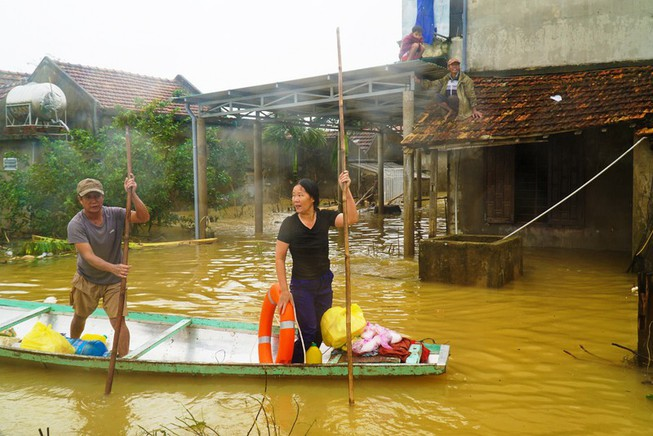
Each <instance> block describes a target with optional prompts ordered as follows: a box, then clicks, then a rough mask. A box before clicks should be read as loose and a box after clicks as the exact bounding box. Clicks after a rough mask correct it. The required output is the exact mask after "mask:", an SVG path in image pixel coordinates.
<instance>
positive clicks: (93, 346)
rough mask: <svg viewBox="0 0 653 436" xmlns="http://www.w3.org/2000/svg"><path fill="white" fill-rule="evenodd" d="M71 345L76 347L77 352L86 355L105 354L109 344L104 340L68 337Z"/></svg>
mask: <svg viewBox="0 0 653 436" xmlns="http://www.w3.org/2000/svg"><path fill="white" fill-rule="evenodd" d="M66 339H68V342H70V345H72V346H73V347H74V348H75V354H81V355H84V356H104V353H106V352H107V351H108V350H107V346H106V344H105V343H104V342H102V341H85V340H83V339H73V338H66Z"/></svg>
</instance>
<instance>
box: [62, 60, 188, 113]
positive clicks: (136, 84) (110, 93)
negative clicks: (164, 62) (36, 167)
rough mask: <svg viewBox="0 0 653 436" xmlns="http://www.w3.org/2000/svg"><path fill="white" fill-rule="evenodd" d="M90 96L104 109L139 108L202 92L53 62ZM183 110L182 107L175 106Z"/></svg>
mask: <svg viewBox="0 0 653 436" xmlns="http://www.w3.org/2000/svg"><path fill="white" fill-rule="evenodd" d="M52 62H53V63H54V64H55V65H56V66H57V67H59V68H60V69H61V70H62V71H64V72H65V73H66V74H68V76H70V78H71V79H72V80H74V81H75V82H76V83H77V84H78V85H79V86H80V87H81V88H83V89H84V90H85V91H86V92H87V93H88V94H90V95H91V96H93V97H94V98H95V99H96V100H97V101H98V102H99V103H100V104H101V105H102V106H103V107H104V108H107V109H113V108H115V107H116V106H120V107H122V108H125V109H130V110H131V109H136V107H137V104H138V103H139V102H140V103H147V102H150V101H152V100H167V99H170V98H172V97H173V96H174V93H175V92H176V91H177V90H183V91H184V92H185V93H187V94H194V93H199V91H198V90H197V89H193V88H189V87H188V86H185V85H184V84H183V83H182V82H181V81H177V80H168V79H160V78H156V77H149V76H142V75H139V74H133V73H126V72H123V71H116V70H108V69H102V68H95V67H88V66H83V65H75V64H69V63H65V62H60V61H52ZM173 106H174V107H176V108H177V109H182V110H183V106H182V105H179V104H175V105H173Z"/></svg>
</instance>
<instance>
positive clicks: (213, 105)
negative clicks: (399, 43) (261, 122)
mask: <svg viewBox="0 0 653 436" xmlns="http://www.w3.org/2000/svg"><path fill="white" fill-rule="evenodd" d="M445 73H446V70H445V69H444V68H442V67H440V66H438V65H436V64H434V63H430V62H423V61H419V60H418V61H409V62H400V63H395V64H390V65H382V66H376V67H370V68H364V69H359V70H353V71H346V72H343V74H342V89H343V92H342V99H343V103H344V110H345V119H346V123H347V124H350V123H351V122H352V121H353V122H357V123H358V124H359V125H360V124H366V125H367V124H371V125H375V126H402V125H403V93H404V91H406V90H415V76H417V77H426V78H429V79H433V78H437V77H442V76H443V75H444V74H445ZM338 88H339V87H338V73H334V74H325V75H320V76H314V77H308V78H303V79H296V80H289V81H284V82H275V83H268V84H264V85H257V86H251V87H246V88H238V89H231V90H224V91H217V92H211V93H206V94H198V95H191V96H185V97H179V98H177V99H175V101H177V102H181V103H185V104H187V105H196V106H197V107H198V114H197V116H198V117H201V118H205V119H211V118H218V119H220V118H221V119H238V120H247V119H249V120H254V119H270V120H271V119H274V120H278V119H279V118H283V117H298V118H312V119H314V120H315V121H314V122H311V123H312V124H313V125H315V124H320V123H322V125H325V121H324V119H329V118H332V119H333V118H336V119H337V118H338V115H339V89H338ZM429 100H430V98H429V97H428V96H427V95H426V94H425V93H415V106H416V107H423V106H424V105H426V104H427V103H428V102H429ZM327 124H328V123H327ZM329 127H333V124H329Z"/></svg>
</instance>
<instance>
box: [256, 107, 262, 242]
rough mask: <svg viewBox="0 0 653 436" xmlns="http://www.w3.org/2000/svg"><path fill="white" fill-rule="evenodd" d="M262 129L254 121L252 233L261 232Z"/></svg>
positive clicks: (257, 233) (258, 123) (257, 122)
mask: <svg viewBox="0 0 653 436" xmlns="http://www.w3.org/2000/svg"><path fill="white" fill-rule="evenodd" d="M262 144H263V129H262V128H261V121H259V120H258V117H257V120H256V121H254V233H255V234H256V235H261V234H262V233H263V146H262Z"/></svg>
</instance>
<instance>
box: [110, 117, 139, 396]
mask: <svg viewBox="0 0 653 436" xmlns="http://www.w3.org/2000/svg"><path fill="white" fill-rule="evenodd" d="M125 143H126V144H125V148H126V151H127V177H131V176H132V151H131V134H130V133H129V126H127V128H126V130H125ZM132 191H133V188H130V189H129V191H127V206H126V207H125V230H124V232H123V239H122V262H123V263H124V264H128V263H129V262H128V258H129V227H130V223H131V209H132ZM126 292H127V278H123V279H121V280H120V299H119V304H118V307H119V310H120V311H119V315H120V316H119V317H118V325H117V326H116V331H115V335H114V337H113V346H112V347H111V359H110V360H109V372H108V374H107V382H106V385H105V387H104V393H105V395H108V394H110V393H111V386H112V385H113V375H114V373H115V370H116V357H117V355H118V343H119V342H120V331H121V330H122V324H123V322H124V320H125V316H124V315H123V313H124V310H125V299H126V298H125V294H126Z"/></svg>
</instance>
